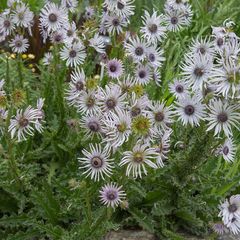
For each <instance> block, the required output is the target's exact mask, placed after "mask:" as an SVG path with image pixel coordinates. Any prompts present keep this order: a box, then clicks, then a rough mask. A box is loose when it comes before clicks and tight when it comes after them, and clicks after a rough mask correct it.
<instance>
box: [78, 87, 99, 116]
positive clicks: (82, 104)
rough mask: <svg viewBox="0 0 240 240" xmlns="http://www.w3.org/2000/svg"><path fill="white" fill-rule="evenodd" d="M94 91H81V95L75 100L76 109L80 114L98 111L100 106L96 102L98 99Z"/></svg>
mask: <svg viewBox="0 0 240 240" xmlns="http://www.w3.org/2000/svg"><path fill="white" fill-rule="evenodd" d="M96 94H97V93H96V92H95V91H91V92H85V91H83V92H81V95H80V97H79V99H78V101H77V109H78V111H79V112H80V113H82V114H91V113H93V114H95V113H99V111H100V107H99V104H98V99H97V97H96Z"/></svg>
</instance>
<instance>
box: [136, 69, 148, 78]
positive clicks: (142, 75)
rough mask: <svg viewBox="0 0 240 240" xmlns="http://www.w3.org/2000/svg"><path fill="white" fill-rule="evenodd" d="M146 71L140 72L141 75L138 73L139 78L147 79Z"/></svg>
mask: <svg viewBox="0 0 240 240" xmlns="http://www.w3.org/2000/svg"><path fill="white" fill-rule="evenodd" d="M146 75H147V74H146V71H144V70H141V71H139V73H138V76H139V77H140V78H145V77H146Z"/></svg>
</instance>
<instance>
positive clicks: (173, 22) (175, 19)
mask: <svg viewBox="0 0 240 240" xmlns="http://www.w3.org/2000/svg"><path fill="white" fill-rule="evenodd" d="M171 23H172V24H173V25H176V24H177V23H178V18H177V17H172V18H171Z"/></svg>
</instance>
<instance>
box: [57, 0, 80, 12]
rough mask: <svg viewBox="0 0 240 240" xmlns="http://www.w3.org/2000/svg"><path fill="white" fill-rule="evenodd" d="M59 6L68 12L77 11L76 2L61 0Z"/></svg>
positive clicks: (75, 0) (73, 0) (74, 0)
mask: <svg viewBox="0 0 240 240" xmlns="http://www.w3.org/2000/svg"><path fill="white" fill-rule="evenodd" d="M61 5H62V6H63V7H64V8H66V9H68V10H69V11H70V12H75V11H76V10H77V6H78V1H77V0H61Z"/></svg>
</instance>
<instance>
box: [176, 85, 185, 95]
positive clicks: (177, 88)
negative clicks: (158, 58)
mask: <svg viewBox="0 0 240 240" xmlns="http://www.w3.org/2000/svg"><path fill="white" fill-rule="evenodd" d="M175 90H176V92H177V93H182V92H183V90H184V88H183V86H182V85H180V84H179V85H177V86H176V88H175Z"/></svg>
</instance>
